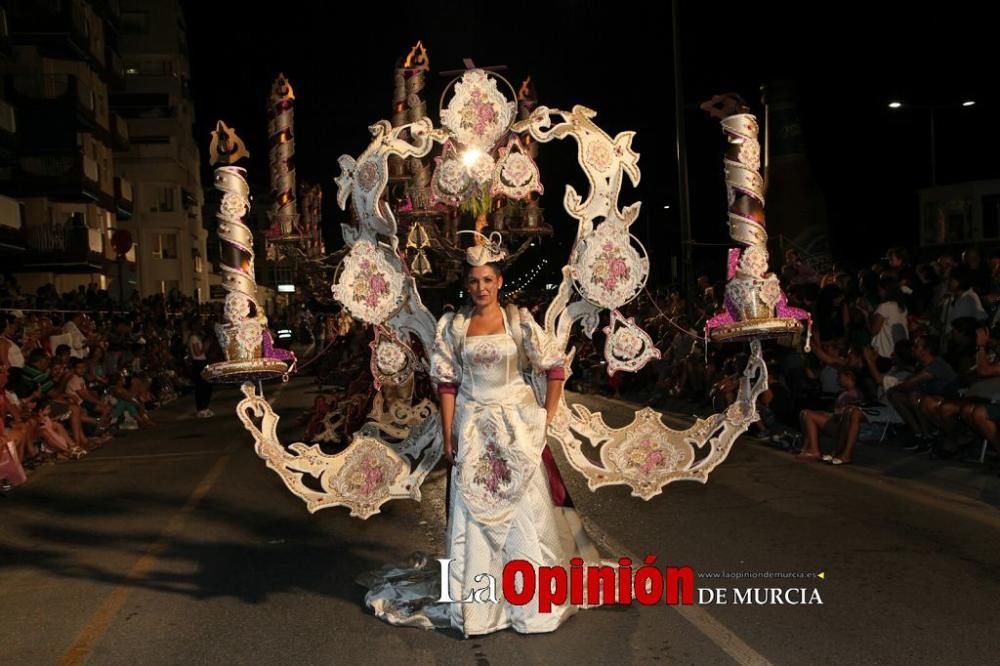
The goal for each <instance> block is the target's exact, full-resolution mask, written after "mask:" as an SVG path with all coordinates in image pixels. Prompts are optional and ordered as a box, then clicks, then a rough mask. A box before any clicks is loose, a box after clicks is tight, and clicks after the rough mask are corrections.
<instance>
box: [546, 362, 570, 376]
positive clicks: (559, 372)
mask: <svg viewBox="0 0 1000 666" xmlns="http://www.w3.org/2000/svg"><path fill="white" fill-rule="evenodd" d="M545 378H546V379H566V369H565V368H563V367H562V366H561V365H557V366H556V367H554V368H549V371H548V372H546V373H545Z"/></svg>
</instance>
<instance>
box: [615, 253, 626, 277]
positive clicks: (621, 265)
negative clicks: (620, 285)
mask: <svg viewBox="0 0 1000 666" xmlns="http://www.w3.org/2000/svg"><path fill="white" fill-rule="evenodd" d="M611 275H613V276H614V277H619V278H620V277H628V265H627V264H626V263H625V260H624V259H622V258H621V257H615V258H614V259H612V260H611Z"/></svg>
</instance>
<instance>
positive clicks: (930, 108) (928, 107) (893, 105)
mask: <svg viewBox="0 0 1000 666" xmlns="http://www.w3.org/2000/svg"><path fill="white" fill-rule="evenodd" d="M975 104H976V100H974V99H967V100H965V101H964V102H962V105H961V106H962V108H965V109H967V108H969V107H970V106H975ZM904 107H905V108H907V109H921V110H923V111H927V112H929V115H930V119H931V187H934V186H935V185H937V121H936V118H935V114H936V113H937V111H938V110H940V109H954V108H955V105H954V104H904V103H903V102H900V101H898V100H893V101H891V102H889V108H890V109H892V110H894V111H895V110H897V109H902V108H904Z"/></svg>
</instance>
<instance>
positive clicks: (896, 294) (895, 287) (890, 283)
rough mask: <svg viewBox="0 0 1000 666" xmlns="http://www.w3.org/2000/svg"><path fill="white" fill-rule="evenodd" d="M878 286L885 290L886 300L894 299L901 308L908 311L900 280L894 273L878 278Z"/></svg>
mask: <svg viewBox="0 0 1000 666" xmlns="http://www.w3.org/2000/svg"><path fill="white" fill-rule="evenodd" d="M878 288H879V289H881V290H882V291H884V292H885V298H884V302H888V301H893V302H895V303H896V305H898V306H899V309H900V310H903V311H904V312H905V311H906V303H905V302H904V298H903V292H902V290H901V289H900V287H899V280H897V279H896V278H895V277H894V276H893V275H889V274H884V275H882V277H880V278H879V280H878Z"/></svg>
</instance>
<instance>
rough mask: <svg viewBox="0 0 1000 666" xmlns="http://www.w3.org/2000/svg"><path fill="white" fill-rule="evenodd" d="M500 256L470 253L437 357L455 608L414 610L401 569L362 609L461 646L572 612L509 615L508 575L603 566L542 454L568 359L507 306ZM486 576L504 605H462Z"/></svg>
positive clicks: (532, 609)
mask: <svg viewBox="0 0 1000 666" xmlns="http://www.w3.org/2000/svg"><path fill="white" fill-rule="evenodd" d="M494 238H496V235H494ZM504 256H505V255H504V253H503V252H502V250H501V249H500V247H499V242H498V241H495V242H491V243H485V244H482V245H477V246H474V247H472V248H470V249H469V251H468V252H467V259H468V261H469V264H470V266H469V267H468V270H467V272H466V278H465V291H466V292H467V293H468V294H469V297H470V300H471V305H470V306H467V307H465V308H464V309H462V310H461V311H460V312H458V313H454V312H449V313H446V314H445V315H444V316H443V317H442V318H441V319H440V320H439V321H438V324H437V331H436V336H435V341H434V347H433V349H432V350H431V354H430V360H431V368H430V374H431V380H432V381H433V382H434V384H435V386H436V387H437V391H438V395H439V397H440V403H441V423H442V435H443V437H444V455H445V457H446V458H447V459H448V460H449V462H451V463H453V467H452V470H451V492H450V499H449V512H448V530H447V544H448V555H447V556H448V558H449V559H450V560H451V562H450V568H449V578H450V579H449V580H448V592H449V596H450V598H451V599H454V600H455V602H454V603H443V604H441V603H439V604H432V605H430V606H423V607H422V608H419V609H418V608H417V606H418V605H420V604H419V592H418V591H417V589H410V590H409V591H408V592H403V591H402V590H401V589H400V585H399V583H403V585H404V586H405V585H406V584H408V581H407V580H406V579H407V578H408V577H407V576H405V575H399V574H400V573H402V572H400V571H399V570H396V573H397V575H396V576H393V575H392V574H388V572H387V574H388V575H387V576H386V578H395V581H396V582H395V583H393V582H386V583H385V584H383V585H381V586H379V585H376V586H375V588H374V589H372V591H371V592H370V593H369V595H368V597H367V601H368V603H369V605H371V606H372V607H373V608H374V609H375V611H376V613H377V614H378V615H379V616H380V617H383V619H386V620H387V621H389V622H392V623H394V624H408V625H417V626H425V627H430V626H434V627H437V628H444V627H449V626H450V627H453V628H455V629H457V630H459V631H461V632H462V633H463V634H464V635H466V636H473V635H479V634H487V633H491V632H494V631H499V630H502V629H506V628H513V629H514V630H515V631H518V632H521V633H540V632H548V631H553V630H554V629H556V628H557V627H558V626H559V625H560V624H562V623H563V622H564V621H565V620H566V619H567V618H569V617H570V616H571V615H572V614H573V613H574V612H575V611H576V610H577V608H576V607H574V606H572V605H563V606H553V608H552V610H551V612H547V613H540V612H539V611H538V607H537V604H536V603H535V601H531V602H529V603H527V604H525V605H520V606H516V605H512V604H508V603H507V602H506V601H505V600H504V599H503V592H502V586H501V585H500V581H501V580H502V574H503V568H504V565H505V564H506V563H507V562H510V561H511V560H527V561H529V562H531V563H532V565H534V567H535V568H536V571H537V567H539V566H554V565H561V566H563V567H567V568H568V567H569V563H570V559H571V558H573V557H582V558H584V560H586V561H589V562H595V561H597V560H598V553H597V550H596V549H595V548H594V546H593V544H592V543H591V542H590V540H589V538H588V537H587V536H586V534H585V533H584V531H583V528H582V526H581V524H580V521H579V517H578V516H577V514H576V512H575V511H574V510H573V509H572V508H569V507H567V506H565V504H567V501H566V500H567V495H566V490H565V486H564V485H563V484H562V480H561V479H560V478H559V475H558V470H557V468H556V467H555V463H554V461H553V459H552V457H551V456H552V454H551V453H550V452H549V451H548V449H547V448H546V446H545V433H546V428H547V426H548V424H549V423H550V422H551V420H552V418H553V417H554V416H555V414H556V409H557V406H558V404H559V398H560V394H561V391H562V382H563V379H564V378H565V375H564V370H563V364H564V362H565V357H564V355H563V353H562V352H561V350H559V349H558V347H557V345H556V344H554V343H553V342H552V341H551V339H550V338H549V337H548V336H547V335H546V333H545V331H544V330H543V329H542V328H541V327H540V326H539V325H538V324H537V323H536V322H535V321H534V319H532V317H531V315H530V314H529V313H528V311H527V310H526V309H524V308H521V309H520V310H518V309H516V308H514V307H513V306H508V307H506V308H504V307H501V306H500V303H499V300H498V296H499V292H500V289H501V287H502V286H503V277H502V275H501V268H500V263H499V262H500V261H502V260H503V259H504ZM531 373H535V374H536V375H538V376H539V379H541V375H545V378H546V381H545V395H544V396H536V393H535V391H534V390H533V388H532V385H531V384H530V383H529V381H526V376H530V374H531ZM542 405H544V406H542ZM480 574H489V575H490V576H492V577H493V579H494V580H495V581H497V597H498V603H490V602H472V603H462V600H463V599H466V598H468V597H469V595H470V593H471V592H473V591H475V590H479V589H482V588H483V587H484V583H483V581H484V580H486V579H484V578H483V577H481V576H480ZM477 576H479V579H478V580H477V579H476V578H477ZM412 580H413V579H412V577H409V582H412ZM438 584H440V583H438ZM434 596H435V598H436V597H437V596H438V595H437V594H434ZM425 599H426V597H425ZM415 614H416V615H420V616H422V617H421V618H420V619H417V618H415V617H414V615H415Z"/></svg>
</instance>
